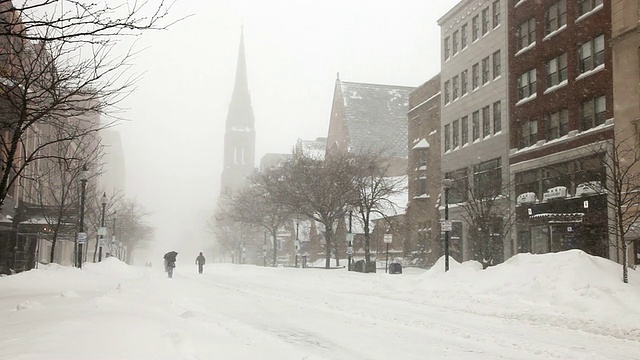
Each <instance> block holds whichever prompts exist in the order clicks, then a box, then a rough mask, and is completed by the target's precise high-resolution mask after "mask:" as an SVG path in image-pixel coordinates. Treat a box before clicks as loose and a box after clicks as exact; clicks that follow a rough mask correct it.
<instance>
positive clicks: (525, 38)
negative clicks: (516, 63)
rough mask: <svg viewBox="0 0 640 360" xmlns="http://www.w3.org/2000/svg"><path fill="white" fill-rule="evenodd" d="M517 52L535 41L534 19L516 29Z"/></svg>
mask: <svg viewBox="0 0 640 360" xmlns="http://www.w3.org/2000/svg"><path fill="white" fill-rule="evenodd" d="M516 36H517V37H518V50H520V49H522V48H525V47H527V46H529V45H531V44H532V43H534V42H535V41H536V19H535V18H531V19H529V20H527V21H525V22H523V23H522V24H520V26H519V27H518V30H517V32H516Z"/></svg>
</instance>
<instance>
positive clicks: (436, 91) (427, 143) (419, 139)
mask: <svg viewBox="0 0 640 360" xmlns="http://www.w3.org/2000/svg"><path fill="white" fill-rule="evenodd" d="M408 118H409V137H408V139H407V140H408V149H409V152H408V156H409V158H408V167H407V176H408V188H409V191H408V197H409V199H408V200H409V202H408V205H407V232H408V233H407V238H408V239H409V241H410V242H411V243H413V244H416V249H415V251H416V254H415V257H417V258H419V259H421V260H422V261H424V265H428V266H430V265H432V264H433V263H435V262H436V260H438V258H439V257H440V256H441V255H442V246H441V244H440V232H439V227H438V218H439V212H438V208H437V206H438V203H439V202H438V200H439V196H440V189H441V185H442V176H441V172H440V75H436V76H435V77H433V78H432V79H431V80H429V81H427V82H426V83H424V84H422V85H421V86H419V87H418V88H416V89H415V90H414V91H412V92H411V93H409V114H408Z"/></svg>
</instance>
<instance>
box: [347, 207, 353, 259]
mask: <svg viewBox="0 0 640 360" xmlns="http://www.w3.org/2000/svg"><path fill="white" fill-rule="evenodd" d="M352 218H353V210H349V232H348V233H347V261H348V263H347V271H351V257H352V256H353V232H352V228H351V223H352V221H351V220H352Z"/></svg>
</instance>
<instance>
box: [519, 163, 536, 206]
mask: <svg viewBox="0 0 640 360" xmlns="http://www.w3.org/2000/svg"><path fill="white" fill-rule="evenodd" d="M541 183H542V181H541V177H540V169H535V170H529V171H523V172H519V173H516V174H515V188H516V196H517V195H520V194H524V193H527V192H532V193H534V194H536V198H537V199H540V200H541V199H542V196H541V195H542V191H541V190H540V186H541Z"/></svg>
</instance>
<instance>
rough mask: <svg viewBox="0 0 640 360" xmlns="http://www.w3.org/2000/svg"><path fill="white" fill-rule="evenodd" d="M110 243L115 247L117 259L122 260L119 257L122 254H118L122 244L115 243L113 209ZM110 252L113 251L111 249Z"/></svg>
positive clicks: (114, 214) (114, 215)
mask: <svg viewBox="0 0 640 360" xmlns="http://www.w3.org/2000/svg"><path fill="white" fill-rule="evenodd" d="M111 245H113V246H114V247H117V250H116V256H117V258H118V260H122V259H121V255H122V254H120V252H121V250H122V246H121V245H116V212H115V211H114V212H113V224H112V225H111ZM111 252H112V253H113V250H111Z"/></svg>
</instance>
